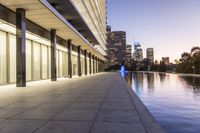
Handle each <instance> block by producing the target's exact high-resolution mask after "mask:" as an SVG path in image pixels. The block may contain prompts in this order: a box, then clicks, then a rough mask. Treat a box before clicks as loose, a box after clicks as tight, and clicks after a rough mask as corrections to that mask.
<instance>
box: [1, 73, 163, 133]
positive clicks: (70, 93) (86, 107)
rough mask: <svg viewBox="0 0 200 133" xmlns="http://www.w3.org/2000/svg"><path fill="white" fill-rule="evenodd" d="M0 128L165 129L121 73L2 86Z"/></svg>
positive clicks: (24, 131) (36, 131)
mask: <svg viewBox="0 0 200 133" xmlns="http://www.w3.org/2000/svg"><path fill="white" fill-rule="evenodd" d="M0 133H164V131H163V129H162V128H161V127H160V126H159V125H158V123H157V122H156V121H155V119H154V118H153V117H152V115H151V114H150V113H149V111H148V110H147V109H146V107H145V106H144V105H143V104H142V102H141V101H140V100H139V98H138V97H137V96H136V95H135V93H133V91H132V90H131V89H130V87H129V86H128V85H127V83H126V82H125V81H124V80H123V79H122V78H121V77H120V75H119V74H118V73H101V74H96V75H90V76H84V77H81V78H73V79H59V80H58V81H57V82H51V81H36V82H29V83H28V84H27V87H25V88H16V87H15V85H7V86H0Z"/></svg>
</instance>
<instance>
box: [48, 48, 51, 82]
mask: <svg viewBox="0 0 200 133" xmlns="http://www.w3.org/2000/svg"><path fill="white" fill-rule="evenodd" d="M48 50H49V52H48V54H49V57H48V58H49V73H48V74H49V77H48V78H51V48H50V47H48Z"/></svg>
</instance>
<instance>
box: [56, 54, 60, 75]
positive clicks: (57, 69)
mask: <svg viewBox="0 0 200 133" xmlns="http://www.w3.org/2000/svg"><path fill="white" fill-rule="evenodd" d="M56 76H57V77H58V76H59V52H58V50H56Z"/></svg>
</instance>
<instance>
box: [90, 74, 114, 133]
mask: <svg viewBox="0 0 200 133" xmlns="http://www.w3.org/2000/svg"><path fill="white" fill-rule="evenodd" d="M112 81H113V78H112V80H111V81H110V83H109V85H108V86H107V87H108V88H107V91H106V95H107V94H108V91H109V90H110V86H111V84H112ZM106 95H105V96H104V98H103V100H102V102H101V103H100V106H99V109H98V111H97V114H96V116H95V118H94V120H93V122H92V125H91V127H90V129H89V131H88V133H91V131H92V128H93V127H94V124H95V122H96V120H97V117H98V114H99V112H100V111H101V107H102V105H103V103H104V100H105V98H106Z"/></svg>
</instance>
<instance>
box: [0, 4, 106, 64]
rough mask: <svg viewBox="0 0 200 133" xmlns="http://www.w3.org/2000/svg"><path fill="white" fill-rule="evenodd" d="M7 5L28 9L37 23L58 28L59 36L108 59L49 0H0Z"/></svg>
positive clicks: (31, 19)
mask: <svg viewBox="0 0 200 133" xmlns="http://www.w3.org/2000/svg"><path fill="white" fill-rule="evenodd" d="M0 2H1V4H2V5H4V6H5V7H7V8H9V9H11V10H12V11H14V12H15V11H16V8H23V9H25V10H26V18H27V19H28V20H30V21H32V22H34V23H36V24H37V25H39V26H41V27H43V28H45V29H46V30H48V31H50V30H51V29H56V30H57V36H59V37H61V38H62V39H64V40H72V43H73V44H74V45H76V46H81V48H82V49H85V50H87V51H88V52H90V53H92V54H93V55H95V56H97V57H98V58H100V59H101V60H104V61H105V60H106V58H105V57H104V55H103V54H101V53H100V52H98V51H97V50H96V49H95V48H94V47H93V45H92V44H91V43H90V42H89V41H88V40H87V39H85V38H84V37H83V36H82V35H81V34H80V33H79V32H78V31H77V30H76V29H75V28H74V27H73V26H72V25H71V24H70V23H69V22H68V21H67V20H66V19H65V18H64V17H63V16H62V15H61V14H60V13H59V12H58V11H57V10H56V9H55V8H54V7H52V5H51V4H50V3H49V2H48V1H47V0H31V1H29V0H20V1H17V2H16V1H15V0H0Z"/></svg>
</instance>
